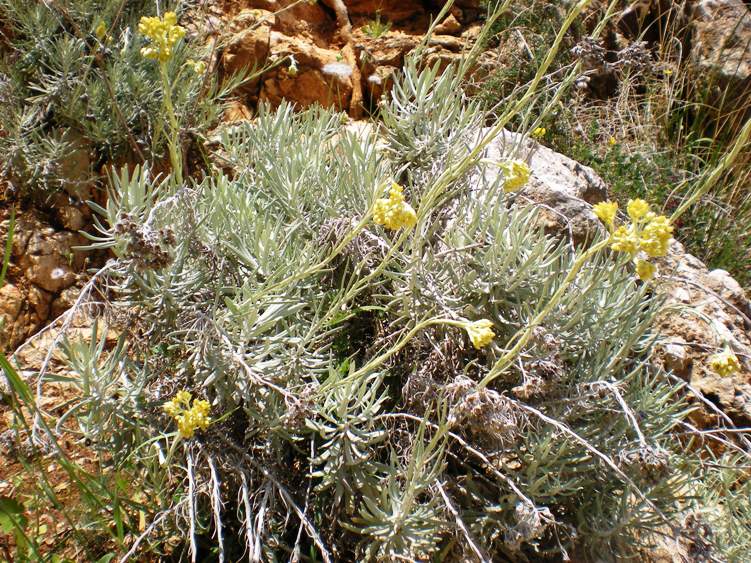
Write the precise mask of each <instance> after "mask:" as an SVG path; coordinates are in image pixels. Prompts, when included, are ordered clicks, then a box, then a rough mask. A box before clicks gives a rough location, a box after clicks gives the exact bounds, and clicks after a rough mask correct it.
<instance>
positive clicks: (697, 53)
mask: <svg viewBox="0 0 751 563" xmlns="http://www.w3.org/2000/svg"><path fill="white" fill-rule="evenodd" d="M690 62H691V65H692V67H693V69H694V75H695V77H696V84H695V85H693V86H694V88H696V89H697V91H698V92H700V93H701V95H702V102H703V103H704V104H706V105H707V106H709V108H708V109H709V111H712V110H713V109H714V111H715V112H716V113H717V118H719V119H723V117H724V116H727V115H730V114H732V113H739V112H740V113H739V115H738V117H737V118H735V119H734V120H733V121H734V122H738V123H740V122H742V120H743V119H744V118H745V116H748V115H749V114H750V112H749V108H748V103H749V97H750V96H751V5H749V4H748V3H746V2H744V1H743V0H697V1H696V2H695V4H694V7H693V11H692V35H691V58H690Z"/></svg>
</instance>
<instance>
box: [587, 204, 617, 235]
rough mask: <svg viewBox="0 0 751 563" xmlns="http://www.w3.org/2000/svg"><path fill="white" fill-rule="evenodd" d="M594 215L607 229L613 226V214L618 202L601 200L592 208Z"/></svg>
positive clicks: (611, 228)
mask: <svg viewBox="0 0 751 563" xmlns="http://www.w3.org/2000/svg"><path fill="white" fill-rule="evenodd" d="M592 211H594V212H595V215H597V217H598V218H599V219H600V221H602V222H603V223H605V225H607V227H608V229H609V230H611V231H612V230H613V227H614V226H615V214H616V213H617V212H618V203H617V202H615V201H601V202H600V203H597V204H595V206H594V207H593V208H592Z"/></svg>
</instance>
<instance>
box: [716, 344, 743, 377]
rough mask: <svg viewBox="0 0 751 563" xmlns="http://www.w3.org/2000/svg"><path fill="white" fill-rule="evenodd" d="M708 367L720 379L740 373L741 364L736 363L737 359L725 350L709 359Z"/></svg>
mask: <svg viewBox="0 0 751 563" xmlns="http://www.w3.org/2000/svg"><path fill="white" fill-rule="evenodd" d="M709 365H710V366H711V367H712V369H713V370H714V371H715V372H716V373H718V374H719V375H721V376H722V377H727V376H728V375H733V374H734V373H737V372H739V371H741V363H740V362H739V361H738V357H737V356H736V355H735V354H733V353H732V352H731V351H730V350H729V349H727V348H726V349H725V350H723V351H722V352H720V353H719V354H715V355H714V356H712V357H711V358H709Z"/></svg>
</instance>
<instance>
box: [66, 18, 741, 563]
mask: <svg viewBox="0 0 751 563" xmlns="http://www.w3.org/2000/svg"><path fill="white" fill-rule="evenodd" d="M577 6H579V5H577ZM149 17H150V16H149ZM569 19H571V18H569ZM567 21H568V20H567ZM176 25H178V23H177V22H176V21H175V20H174V18H172V16H169V17H168V15H167V14H166V13H165V15H164V16H163V17H162V18H159V19H149V20H146V24H145V25H144V26H143V30H142V35H140V36H139V37H138V38H137V41H136V42H137V44H138V46H137V49H138V50H137V55H138V57H139V59H138V60H139V61H140V62H139V64H142V65H150V67H155V68H154V69H152V70H158V72H160V73H162V72H171V71H173V70H176V71H177V72H185V73H188V72H189V73H191V74H195V73H197V72H198V70H203V69H200V68H199V69H198V70H196V69H195V68H194V64H193V63H188V62H187V58H186V59H185V60H183V59H179V60H178V59H176V57H177V56H178V55H179V52H180V49H181V48H182V47H181V45H182V43H181V42H182V41H184V38H182V39H181V38H180V37H178V36H179V35H180V33H176V32H175V26H176ZM91 27H92V29H93V28H94V27H95V24H93V23H92V26H91ZM141 49H145V51H144V55H146V58H144V57H143V56H141ZM194 60H195V59H194ZM439 70H440V69H439V66H438V65H434V66H432V67H431V66H424V65H421V64H418V61H415V60H409V61H407V63H406V67H405V69H404V71H403V75H402V76H401V77H400V79H399V80H398V81H397V83H396V85H395V87H394V90H393V92H392V97H391V99H390V100H389V101H388V102H387V103H385V104H384V107H383V108H382V115H381V117H382V120H383V123H382V124H383V128H382V133H381V134H380V136H379V132H378V130H377V129H376V128H373V129H372V130H370V131H366V132H365V133H363V134H362V135H355V134H354V133H353V132H351V131H348V130H347V129H346V128H344V127H343V124H342V119H341V116H340V115H337V114H335V113H332V112H330V111H327V110H324V109H321V108H312V109H309V110H306V111H302V112H295V111H293V108H292V107H291V106H290V105H289V104H284V103H283V104H281V105H280V107H278V108H276V109H272V108H269V107H267V106H264V105H261V107H260V108H259V110H258V115H257V117H256V119H255V120H254V122H253V123H244V124H240V125H235V126H232V127H226V128H223V129H222V130H221V131H220V132H219V133H218V134H217V139H218V144H219V151H220V153H221V155H222V160H221V169H219V168H212V169H210V170H209V171H208V173H207V174H205V175H204V176H202V178H201V179H200V181H199V180H194V179H192V178H191V177H190V176H188V175H187V174H183V175H182V176H180V170H182V169H181V168H180V163H181V162H182V154H180V152H179V146H178V145H174V152H173V154H172V155H171V156H172V157H173V158H174V159H175V160H173V163H172V164H173V170H172V173H170V174H162V175H158V174H155V173H154V172H153V171H152V168H151V166H150V165H149V164H145V165H143V166H139V167H137V168H135V169H133V170H128V169H127V168H126V169H124V170H122V171H121V172H120V173H118V174H115V175H113V177H112V186H111V190H110V192H111V193H110V197H109V200H108V202H107V204H106V206H97V205H96V204H92V207H93V208H94V209H95V210H96V211H97V213H98V223H97V229H98V233H97V234H96V235H95V236H94V235H91V238H92V239H93V240H92V245H93V246H95V247H98V248H108V249H110V251H111V252H112V255H113V260H112V262H110V263H109V264H108V266H107V269H106V270H105V271H104V272H102V273H100V276H101V277H102V279H103V280H104V281H105V282H106V287H107V289H108V291H109V294H111V295H113V300H112V302H111V303H109V304H107V305H106V307H105V309H106V315H107V318H108V320H109V321H110V322H111V323H112V326H113V327H115V328H117V329H118V330H119V331H120V333H121V335H122V336H121V338H122V341H123V342H127V343H128V344H129V347H128V348H127V354H126V348H125V345H123V347H122V348H121V349H118V351H117V352H109V351H107V350H106V349H105V347H103V346H102V347H101V348H100V347H97V346H94V347H92V348H84V347H79V348H75V347H71V348H70V349H71V351H72V355H71V362H70V363H71V367H72V368H73V371H74V373H75V374H76V375H75V376H74V378H73V379H75V380H77V381H80V382H81V384H80V385H79V387H80V389H81V394H82V395H83V397H84V398H83V399H81V401H80V404H81V405H82V406H81V407H80V408H75V409H72V411H71V412H70V414H69V415H68V416H69V417H76V416H79V415H80V416H82V417H84V416H85V417H88V418H89V419H90V420H91V421H93V422H95V423H96V424H97V425H98V426H99V428H100V430H99V432H100V434H101V436H102V438H101V439H99V438H97V436H96V435H94V437H93V438H90V439H92V440H93V442H94V443H95V444H96V447H98V448H99V449H100V450H101V451H105V450H106V448H107V447H110V449H111V444H110V442H109V440H110V438H111V437H112V436H114V435H117V436H127V437H128V439H127V440H126V439H121V440H120V441H119V442H118V445H119V446H120V448H119V450H118V451H117V455H114V456H113V458H112V459H113V463H114V464H115V465H116V467H117V469H119V470H122V469H124V468H127V470H128V475H133V476H134V477H133V479H132V482H129V483H128V484H129V486H132V487H134V488H141V489H143V490H149V491H152V490H153V491H155V494H154V495H153V500H149V501H148V502H135V501H134V502H131V503H124V504H125V505H126V508H125V509H124V510H126V511H127V514H128V517H127V518H126V519H125V520H122V519H121V521H126V522H134V523H137V522H139V520H142V524H143V525H140V526H139V525H137V524H134V525H132V529H129V531H128V534H130V536H129V538H128V539H133V541H132V542H131V541H129V542H123V545H127V546H128V549H130V550H132V553H130V554H129V556H131V557H138V556H140V555H141V554H144V556H145V553H146V551H147V550H148V549H152V550H154V551H157V550H161V551H160V552H163V551H172V554H173V556H179V554H180V553H182V554H185V555H184V556H185V557H193V558H199V557H202V556H203V554H204V551H203V550H204V549H206V548H205V546H207V545H210V546H212V547H211V549H212V550H213V552H212V554H211V556H212V557H213V556H214V555H216V557H217V558H219V559H225V560H230V559H231V558H233V557H234V558H242V557H247V556H249V557H250V558H251V559H253V560H259V561H260V560H265V559H269V560H275V559H288V558H290V557H293V558H299V557H303V556H305V557H309V558H310V559H311V560H323V561H404V560H410V561H423V560H430V559H441V560H444V561H469V560H535V559H539V558H540V557H551V558H555V557H559V558H561V557H572V556H573V555H574V554H576V556H577V557H580V558H581V559H582V560H586V559H590V560H598V558H600V557H601V556H602V555H603V554H608V555H613V556H615V557H622V558H627V557H633V556H634V555H635V554H636V553H638V551H639V549H640V548H643V547H645V546H649V545H650V544H651V542H652V540H653V539H654V538H655V537H658V536H661V535H664V534H665V533H666V530H671V531H674V532H675V533H676V534H684V533H685V534H688V533H689V531H690V530H688V528H687V527H686V526H683V524H682V523H683V522H684V521H685V520H684V516H685V510H687V509H689V508H690V507H692V506H693V504H692V503H693V502H694V499H695V498H697V496H696V494H694V491H692V490H691V488H692V483H700V484H702V487H704V485H706V487H704V488H703V489H702V490H701V491H700V493H701V494H702V495H704V496H706V497H707V498H710V497H712V495H713V494H714V492H715V491H717V490H726V489H721V488H719V487H720V485H719V484H717V483H716V482H715V481H713V480H712V479H709V478H708V477H710V476H711V477H713V478H716V479H720V477H722V475H720V473H718V472H717V471H718V470H717V469H716V468H713V467H709V466H707V465H706V464H702V463H699V462H697V460H698V459H699V455H698V453H696V452H694V451H691V449H690V448H686V447H685V446H684V444H682V443H681V442H680V441H678V440H676V438H675V436H674V434H673V433H672V432H673V431H674V430H678V431H682V430H683V429H684V423H685V416H686V412H687V407H686V404H685V402H684V401H683V400H682V399H681V398H680V395H679V388H678V387H677V386H676V385H675V384H673V383H672V380H671V379H669V378H668V377H666V376H665V374H664V373H663V372H661V371H660V370H659V369H658V368H656V367H654V366H653V365H652V364H651V363H650V362H649V358H650V356H651V355H652V353H653V352H654V340H655V339H654V335H653V334H652V333H651V326H652V324H653V322H654V320H655V318H656V317H657V315H658V314H659V312H660V308H661V301H660V298H659V297H658V296H657V295H655V293H654V292H653V291H652V288H651V287H650V286H649V284H645V283H641V282H639V281H638V280H636V279H634V278H633V276H631V275H629V273H628V270H627V268H629V267H630V266H629V264H628V261H626V260H619V253H625V254H626V255H627V256H628V258H629V260H633V259H635V260H637V264H636V267H637V272H639V271H641V273H640V274H639V275H640V276H642V277H644V278H647V277H651V275H652V274H651V273H649V272H648V271H647V270H645V268H647V269H648V268H649V265H651V259H652V258H653V257H656V256H661V255H664V253H665V252H666V251H667V247H668V244H669V240H670V237H671V235H672V230H673V227H672V224H671V222H670V221H669V220H668V219H667V218H666V217H663V216H659V215H656V214H655V213H653V212H651V211H650V209H649V206H648V205H647V204H646V203H645V202H642V201H633V202H631V204H629V205H628V208H627V213H628V216H629V222H628V223H626V224H624V225H619V220H618V217H617V207H616V206H615V205H614V204H610V203H604V204H601V205H599V206H598V207H597V208H596V213H597V215H598V216H599V217H600V218H601V219H602V221H603V222H604V224H605V225H606V226H607V235H604V236H602V237H601V238H600V239H598V240H595V241H593V242H592V244H591V246H590V247H589V248H578V247H575V246H573V245H570V244H569V243H568V241H566V240H561V239H558V238H554V237H551V236H548V235H546V234H545V233H544V231H543V230H542V229H541V228H540V227H539V222H538V221H537V220H536V219H537V213H538V210H537V209H536V208H535V207H534V206H533V205H528V204H526V203H525V199H524V198H522V197H518V196H519V192H520V191H522V190H523V189H524V186H525V185H526V184H527V182H528V181H529V180H530V177H531V174H532V172H533V171H532V170H531V169H530V167H529V165H528V164H527V163H526V161H525V160H523V159H522V156H523V155H517V154H508V155H505V157H504V158H505V160H504V161H502V163H501V165H500V166H499V164H498V163H495V162H489V161H486V160H484V157H485V152H484V147H483V145H482V142H483V141H482V137H481V135H478V131H480V130H481V128H482V126H483V124H484V123H485V122H486V120H487V118H488V116H487V115H486V114H485V113H483V112H482V111H481V109H480V106H479V104H477V103H475V102H473V101H471V100H469V99H468V98H466V96H465V95H464V93H463V90H462V85H463V77H462V75H461V73H459V72H458V71H457V69H456V68H455V67H452V66H450V67H449V68H447V69H445V71H444V72H443V73H440V72H439ZM175 80H176V78H175V77H174V76H172V75H169V74H168V75H167V76H166V79H165V80H160V81H158V82H157V87H158V89H159V90H160V95H161V96H165V97H164V99H162V100H160V103H161V104H162V105H161V106H160V107H161V109H162V111H166V112H167V113H169V108H168V107H167V105H166V104H168V103H169V102H168V100H172V99H173V96H177V93H176V89H175ZM537 82H538V83H539V80H538V81H537ZM170 92H171V93H172V95H170ZM531 96H532V94H529V95H528V96H527V98H530V97H531ZM522 105H523V104H522ZM520 107H521V106H520ZM525 107H526V106H525ZM519 111H521V109H519ZM175 115H178V114H177V113H175ZM170 119H171V118H170ZM168 127H169V126H168ZM182 127H183V125H182V124H181V123H179V122H178V123H177V128H174V129H169V130H168V131H167V132H166V134H167V135H168V137H169V139H168V140H169V141H170V142H172V143H174V142H175V140H176V139H179V136H180V134H181V132H182V130H183V129H182ZM387 190H388V192H387ZM386 192H387V193H386ZM512 192H513V193H512ZM521 193H522V194H523V191H522V192H521ZM608 248H610V249H611V250H614V251H615V252H607V249H608ZM639 260H642V261H644V262H645V263H646V264H647V266H645V265H644V264H642V263H640V262H638V261H639ZM640 264H641V265H640ZM82 350H83V351H82ZM721 364H722V368H721V369H728V368H729V367H732V361H731V360H729V359H728V358H725V359H724V360H723V361H722V362H721ZM717 366H718V367H719V366H720V362H718V363H717ZM91 381H95V382H97V384H96V385H90V384H89V382H91ZM84 383H85V384H84ZM188 389H189V390H190V391H188ZM198 397H201V398H198ZM79 411H80V412H79ZM84 427H85V428H92V427H94V425H93V424H90V425H89V426H84ZM175 427H176V429H177V437H175V432H174V430H175ZM87 437H88V435H87ZM697 451H698V450H697ZM713 472H714V473H713ZM697 494H699V493H697ZM115 498H116V499H118V502H119V500H120V497H115ZM115 504H116V503H114V501H113V502H111V503H109V504H107V505H105V507H104V508H103V509H102V510H103V511H106V510H107V509H108V508H107V507H111V506H114V505H115ZM118 506H119V505H118ZM721 508H722V509H723V510H724V507H721ZM719 509H720V508H718V510H719ZM733 511H734V513H735V514H739V515H742V514H743V511H742V510H737V511H736V510H735V508H734V509H733ZM728 522H729V524H726V526H727V527H728V529H730V528H731V527H732V525H735V524H737V523H738V516H732V517H729V518H728ZM178 531H180V532H179V533H178ZM729 536H732V534H724V535H723V536H722V537H723V538H726V537H729ZM174 537H177V538H179V539H178V540H176V541H177V543H178V545H175V544H174V542H172V540H170V538H174ZM135 538H142V539H140V540H139V541H137V540H136V539H135ZM723 541H725V540H724V539H723ZM739 541H740V540H739ZM149 542H150V543H149ZM728 549H730V548H728Z"/></svg>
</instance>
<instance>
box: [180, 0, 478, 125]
mask: <svg viewBox="0 0 751 563" xmlns="http://www.w3.org/2000/svg"><path fill="white" fill-rule="evenodd" d="M460 5H461V7H458V6H457V7H454V8H452V10H451V13H450V14H448V16H447V17H446V18H445V19H444V20H443V21H442V22H440V23H439V24H438V26H437V28H436V31H435V35H434V37H433V38H432V39H431V40H430V42H429V45H428V52H427V53H426V55H427V58H426V62H427V63H428V64H433V63H436V62H437V63H439V64H441V65H443V66H445V65H446V64H448V63H449V62H451V61H453V60H456V59H457V58H459V57H460V56H461V53H462V52H463V51H465V50H466V49H467V47H468V46H469V45H471V44H472V41H473V39H474V38H475V36H476V32H477V29H476V28H477V26H473V25H471V24H472V21H474V20H475V19H476V18H477V16H478V15H479V13H480V10H479V9H478V7H477V5H476V3H475V2H464V3H462V4H460ZM342 7H343V8H344V10H345V11H346V16H347V18H346V19H347V20H348V22H346V25H345V23H343V21H342V20H343V19H344V18H343V15H344V14H343V12H342V11H341V9H339V8H342ZM439 9H440V3H436V5H431V4H430V3H423V2H416V1H407V2H401V1H399V2H397V1H390V2H377V3H374V2H372V1H370V0H347V1H345V2H343V4H342V3H339V2H337V0H328V1H327V2H323V3H322V4H319V3H315V2H313V3H309V2H301V3H300V2H293V1H292V0H231V1H230V0H226V1H225V2H223V3H217V4H216V5H214V6H212V7H210V8H208V10H209V13H208V15H205V14H204V15H202V16H200V17H198V16H196V17H194V18H192V19H193V22H194V25H193V26H192V28H193V33H194V34H197V35H199V34H204V35H206V36H208V37H209V38H213V41H214V42H215V44H216V45H217V46H218V47H219V60H218V65H219V70H220V71H221V72H222V73H224V74H225V75H230V74H232V73H236V72H238V71H243V70H244V69H249V70H260V69H266V70H265V71H264V72H262V73H261V74H260V76H256V77H255V78H253V79H251V80H249V81H247V82H246V83H245V84H244V85H243V87H242V89H241V96H242V97H241V99H240V100H239V103H240V104H242V105H244V106H246V107H251V106H253V105H254V104H256V103H257V102H259V101H267V102H269V103H270V104H272V105H278V104H279V103H281V101H282V100H287V101H289V102H291V103H293V104H294V105H296V106H297V107H300V108H303V107H308V106H311V105H313V104H320V105H322V106H324V107H330V108H334V109H336V110H340V111H346V112H349V113H350V115H353V116H358V115H360V114H361V113H362V112H363V111H365V110H372V109H375V108H376V107H377V103H378V101H379V100H380V99H381V97H382V96H383V95H384V94H385V93H387V92H388V91H389V90H390V88H391V85H392V84H393V78H394V75H395V74H396V73H397V72H398V70H399V69H400V68H401V67H402V65H403V63H404V58H405V56H407V55H408V54H409V53H410V52H411V51H412V50H413V49H414V48H415V47H416V46H417V45H418V44H419V43H420V41H421V40H422V38H423V35H424V34H425V32H426V30H427V29H428V26H429V25H430V22H431V18H432V17H434V16H435V14H436V13H437V12H438V10H439ZM340 12H341V13H340ZM231 114H232V115H231V117H232V118H233V119H237V118H240V117H241V116H242V112H239V113H238V112H236V111H232V112H231Z"/></svg>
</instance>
